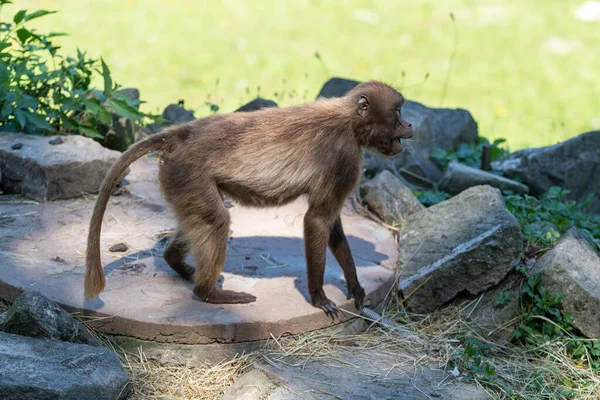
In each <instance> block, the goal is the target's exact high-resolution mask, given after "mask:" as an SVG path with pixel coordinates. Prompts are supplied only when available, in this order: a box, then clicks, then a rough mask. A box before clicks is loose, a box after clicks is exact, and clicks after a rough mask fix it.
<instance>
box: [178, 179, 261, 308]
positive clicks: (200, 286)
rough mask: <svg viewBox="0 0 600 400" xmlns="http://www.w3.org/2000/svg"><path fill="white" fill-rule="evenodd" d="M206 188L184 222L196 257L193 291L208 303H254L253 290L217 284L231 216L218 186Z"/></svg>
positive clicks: (189, 209)
mask: <svg viewBox="0 0 600 400" xmlns="http://www.w3.org/2000/svg"><path fill="white" fill-rule="evenodd" d="M207 186H208V185H207ZM203 189H204V190H203V193H202V195H201V196H198V198H196V199H194V201H195V203H196V204H194V206H193V207H189V208H188V210H187V213H188V214H187V218H185V219H184V220H183V221H182V224H181V227H182V228H183V230H184V231H185V235H186V237H187V238H188V239H189V244H190V249H191V251H192V254H193V255H194V258H195V260H196V272H195V274H194V294H195V295H196V296H198V297H199V298H200V299H202V300H204V301H206V302H208V303H215V304H239V303H251V302H253V301H255V300H256V297H255V296H253V295H251V294H248V293H244V292H234V291H232V290H222V289H218V288H217V282H218V281H219V276H220V274H221V270H222V269H223V264H225V258H226V256H227V238H228V236H229V224H230V218H229V212H228V211H227V208H225V204H224V203H223V199H222V198H221V196H220V194H219V192H218V190H217V188H216V186H211V187H204V188H203Z"/></svg>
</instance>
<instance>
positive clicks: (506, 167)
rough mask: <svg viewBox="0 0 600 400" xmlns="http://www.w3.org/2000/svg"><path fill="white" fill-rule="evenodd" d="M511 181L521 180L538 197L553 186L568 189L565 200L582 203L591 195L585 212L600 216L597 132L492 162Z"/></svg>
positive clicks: (598, 144) (598, 133)
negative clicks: (599, 214) (592, 195)
mask: <svg viewBox="0 0 600 400" xmlns="http://www.w3.org/2000/svg"><path fill="white" fill-rule="evenodd" d="M492 167H493V168H494V169H495V170H498V171H502V172H503V173H504V175H505V176H507V177H509V178H511V179H517V178H518V179H520V180H522V181H523V183H525V184H526V185H528V186H529V189H530V191H531V194H533V195H534V196H539V195H541V194H543V193H545V192H546V191H548V189H550V187H552V186H560V187H562V188H563V189H569V190H570V191H571V193H570V194H569V195H568V196H567V198H568V199H573V200H580V201H581V200H584V199H585V198H586V197H587V196H589V195H590V194H591V193H592V192H595V193H596V196H595V197H594V198H593V199H592V201H591V203H590V206H589V208H588V210H589V211H590V212H593V213H600V179H598V176H600V131H592V132H587V133H583V134H581V135H579V136H577V137H574V138H572V139H569V140H567V141H565V142H561V143H558V144H555V145H554V146H548V147H540V148H534V149H525V150H520V151H517V152H515V153H513V154H511V155H510V156H508V157H506V158H504V159H503V160H500V161H496V162H493V163H492Z"/></svg>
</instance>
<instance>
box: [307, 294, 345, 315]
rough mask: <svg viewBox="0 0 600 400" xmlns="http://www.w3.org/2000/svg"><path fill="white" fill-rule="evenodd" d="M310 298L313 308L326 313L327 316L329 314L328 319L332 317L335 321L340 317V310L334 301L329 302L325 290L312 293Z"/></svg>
mask: <svg viewBox="0 0 600 400" xmlns="http://www.w3.org/2000/svg"><path fill="white" fill-rule="evenodd" d="M310 297H311V300H312V305H313V306H315V307H318V308H320V309H321V310H323V311H325V314H327V316H328V317H331V319H332V320H335V317H337V316H338V313H339V311H340V310H339V309H338V308H337V306H336V305H335V303H334V302H333V301H331V300H329V299H328V298H327V296H325V292H324V291H323V289H321V290H319V291H318V292H315V293H311V294H310Z"/></svg>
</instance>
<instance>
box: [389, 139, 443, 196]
mask: <svg viewBox="0 0 600 400" xmlns="http://www.w3.org/2000/svg"><path fill="white" fill-rule="evenodd" d="M407 143H408V144H407ZM404 145H405V146H406V148H405V149H404V150H403V151H402V153H400V154H398V155H397V156H395V157H394V158H393V159H392V160H391V162H392V164H393V166H394V168H395V169H396V170H397V171H398V173H399V174H400V176H401V177H402V178H403V179H404V180H405V181H407V182H408V183H410V184H411V185H412V186H413V187H415V188H422V189H432V188H434V187H435V185H436V184H437V182H439V180H440V179H441V178H442V171H441V170H440V169H439V168H438V166H437V165H435V163H434V162H433V161H431V160H430V159H429V155H430V154H429V153H428V152H427V151H425V150H423V148H422V147H421V146H420V145H415V144H414V143H413V142H411V141H408V142H406V141H405V143H404Z"/></svg>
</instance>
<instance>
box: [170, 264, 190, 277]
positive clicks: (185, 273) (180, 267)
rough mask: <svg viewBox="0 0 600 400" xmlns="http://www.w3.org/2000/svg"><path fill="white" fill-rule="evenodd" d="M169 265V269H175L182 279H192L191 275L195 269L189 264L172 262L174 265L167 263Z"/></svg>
mask: <svg viewBox="0 0 600 400" xmlns="http://www.w3.org/2000/svg"><path fill="white" fill-rule="evenodd" d="M169 266H170V267H171V269H172V270H173V271H175V272H177V273H178V274H179V275H181V277H182V278H183V279H187V280H188V281H189V280H192V277H193V276H194V271H195V269H194V267H192V266H191V265H190V264H187V263H179V264H174V265H171V264H169Z"/></svg>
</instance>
